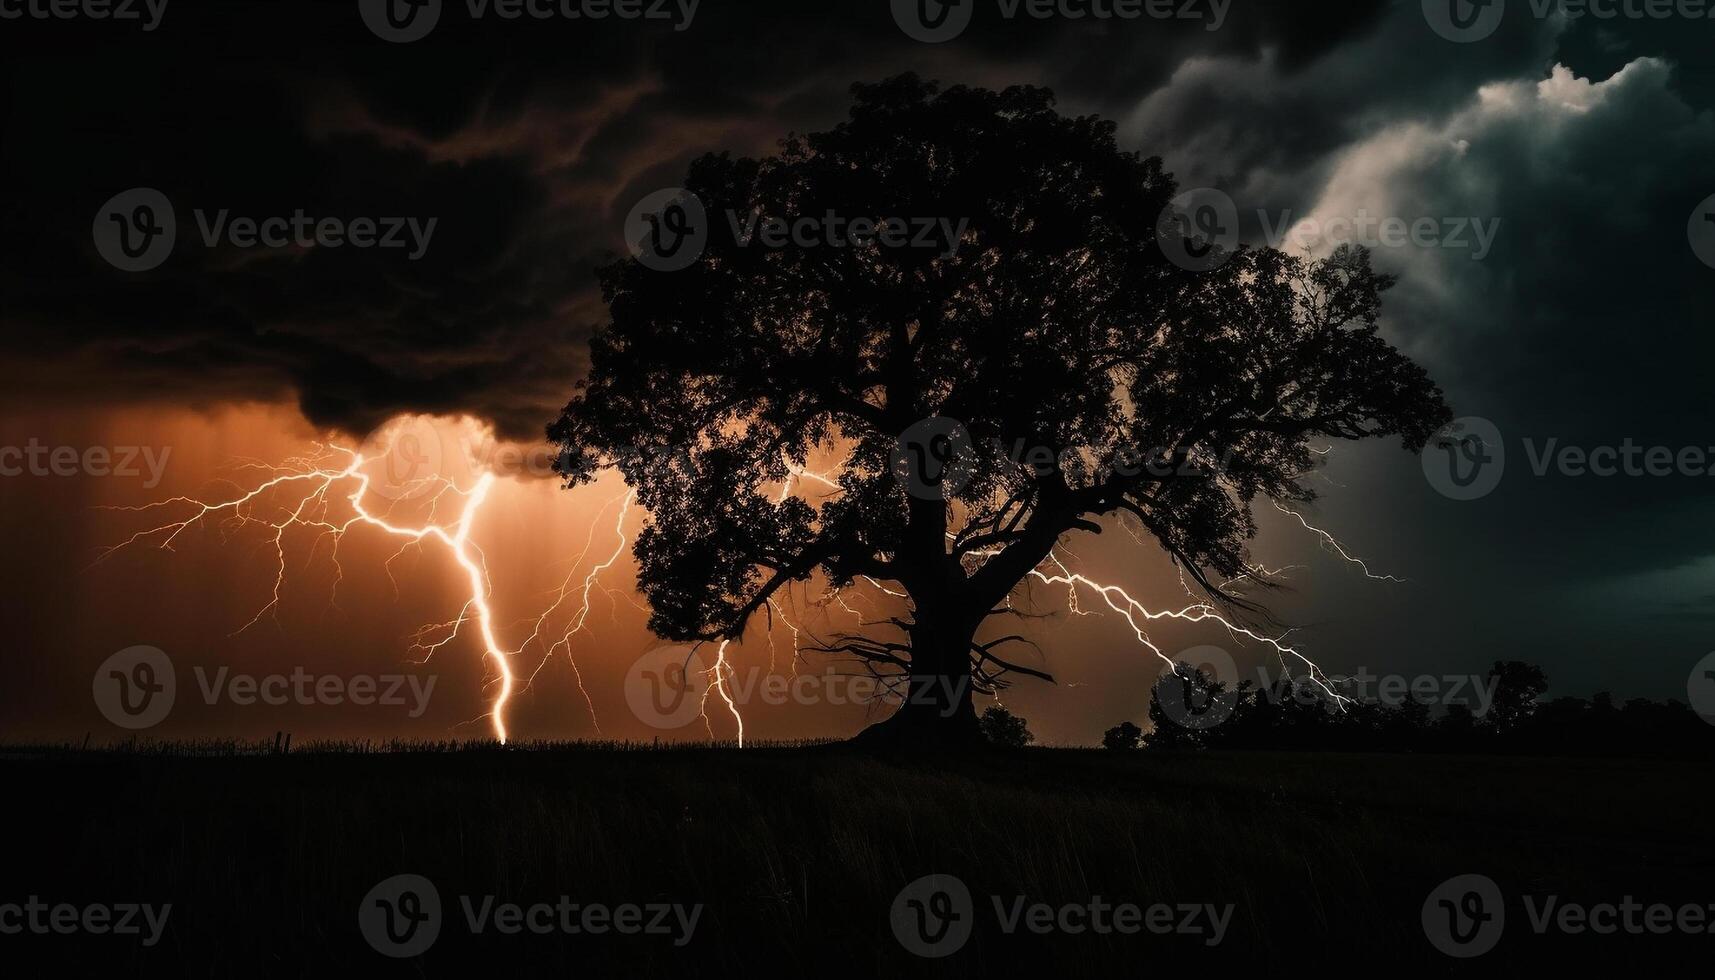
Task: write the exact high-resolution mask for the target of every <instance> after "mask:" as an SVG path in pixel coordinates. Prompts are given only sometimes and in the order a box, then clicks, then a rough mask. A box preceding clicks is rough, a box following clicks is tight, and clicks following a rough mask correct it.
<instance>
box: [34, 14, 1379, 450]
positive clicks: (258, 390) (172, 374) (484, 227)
mask: <svg viewBox="0 0 1715 980" xmlns="http://www.w3.org/2000/svg"><path fill="white" fill-rule="evenodd" d="M1382 7H1383V5H1382V4H1380V3H1362V4H1351V5H1346V6H1339V5H1335V6H1329V5H1317V6H1316V7H1315V8H1314V11H1313V12H1312V13H1309V14H1303V13H1299V14H1292V15H1289V14H1288V13H1287V12H1286V11H1285V10H1284V9H1283V8H1282V7H1281V6H1278V5H1272V4H1252V5H1248V6H1247V5H1243V4H1241V5H1239V6H1237V7H1235V8H1234V9H1233V10H1232V11H1231V12H1230V13H1229V14H1228V17H1227V20H1226V23H1225V24H1224V26H1223V28H1222V30H1221V31H1218V32H1209V31H1207V30H1205V29H1204V25H1203V24H1202V23H1199V22H1181V21H1171V20H1170V21H1162V22H1150V21H1146V22H1141V23H1139V22H1123V23H1121V22H1068V21H1062V20H1052V21H1040V20H1034V19H1027V18H1020V19H1017V20H1012V21H1006V20H1002V19H1000V18H999V17H998V16H996V15H995V11H994V10H987V9H985V10H984V11H983V12H982V13H981V15H980V16H978V17H977V18H976V19H975V21H974V22H973V25H972V28H971V30H970V31H969V33H968V35H967V36H966V37H964V38H961V39H960V40H959V41H958V42H957V43H954V44H949V45H940V46H928V45H922V44H918V43H915V42H913V41H911V40H909V39H908V38H906V37H905V36H904V35H903V33H902V32H901V31H900V30H899V28H898V26H897V25H896V24H895V23H894V21H893V19H892V16H891V14H890V12H889V9H888V5H887V4H886V3H879V2H849V3H819V4H804V3H799V2H783V0H782V2H772V0H771V2H746V3H732V2H718V0H706V2H704V3H703V4H701V5H700V6H699V8H698V10H697V16H696V19H695V20H694V22H693V23H692V25H691V27H690V29H688V30H684V31H675V30H673V29H672V26H671V25H668V24H661V23H651V22H642V23H633V22H624V21H612V20H610V21H605V22H594V21H583V22H557V21H547V22H536V21H529V20H525V21H516V22H514V21H502V20H498V19H496V18H493V17H488V18H485V19H483V20H481V21H479V22H472V21H471V20H469V18H468V15H467V14H466V13H465V8H464V5H463V4H460V3H449V4H447V5H446V9H445V11H444V12H443V15H442V22H441V23H440V24H439V25H438V26H437V28H436V30H435V31H434V32H433V33H432V34H431V35H430V36H428V37H427V38H425V39H423V40H422V41H419V42H416V43H413V44H405V45H393V44H387V43H384V42H382V41H380V40H379V39H377V38H375V37H373V36H371V35H370V34H369V32H368V31H367V30H366V29H365V28H364V27H363V25H362V23H361V21H360V20H359V18H358V16H357V11H356V5H355V3H351V2H339V3H311V4H279V3H219V4H213V3H202V4H197V3H192V2H190V0H183V2H182V3H175V4H174V5H172V7H171V8H170V11H169V17H168V18H167V19H164V22H163V23H162V24H161V25H160V27H159V28H157V29H156V30H154V31H152V32H149V33H148V34H146V35H139V33H138V32H137V31H135V30H132V29H128V28H126V27H124V26H122V25H116V24H111V23H107V24H102V23H87V22H86V23H76V22H32V21H25V22H8V24H7V31H6V34H5V37H4V41H3V43H4V44H5V51H6V55H7V57H6V65H7V68H6V71H7V73H8V75H9V79H10V81H11V84H10V85H9V86H8V91H9V93H10V94H9V95H8V97H7V103H6V133H7V138H6V140H5V148H4V150H0V160H3V164H0V165H3V167H4V171H3V173H4V177H5V179H6V184H7V188H8V199H9V200H8V205H7V209H6V214H5V224H6V226H7V229H8V231H7V234H6V235H5V236H4V240H3V245H0V265H3V267H4V268H3V269H0V287H3V288H4V290H5V294H6V297H7V301H6V305H5V309H4V311H3V313H0V317H3V319H4V323H5V334H4V338H3V339H0V349H3V350H5V351H7V352H8V355H7V356H8V360H9V361H10V362H11V363H12V364H13V365H14V367H15V368H16V369H17V370H15V371H14V374H15V376H16V378H17V383H16V384H15V385H14V386H13V387H12V388H11V390H10V394H9V397H11V398H14V399H29V400H32V401H40V400H43V399H48V398H53V397H70V398H75V399H78V400H80V401H86V402H87V401H95V400H102V399H117V400H125V399H134V398H138V397H144V398H148V397H163V398H173V399H190V400H202V399H222V398H233V397H261V398H273V397H279V396H281V395H296V397H297V398H298V399H299V401H300V404H301V406H302V407H303V409H304V411H305V413H306V414H307V415H308V416H309V417H310V418H311V420H312V421H314V422H316V423H318V424H322V425H328V426H335V427H340V428H345V429H350V430H356V431H360V432H361V431H366V430H367V429H369V428H371V427H373V426H374V425H375V424H376V423H378V422H379V421H381V420H382V419H384V418H385V417H387V416H388V415H390V414H392V413H395V412H400V411H411V410H417V411H432V412H459V411H468V412H471V413H473V414H477V415H479V416H483V417H486V418H489V419H491V420H493V421H495V422H496V423H497V424H498V426H499V427H500V428H501V430H502V431H503V433H505V434H507V435H511V436H518V437H528V436H534V435H536V434H538V433H539V431H540V428H541V425H542V424H543V422H544V421H545V420H546V419H547V417H549V415H550V414H551V412H552V411H553V410H554V409H555V408H556V407H557V406H558V405H559V404H560V403H561V402H562V401H563V400H564V398H565V396H566V394H567V393H568V391H569V386H570V384H571V383H572V382H573V381H574V380H575V379H576V378H577V377H578V376H579V375H580V374H581V370H582V357H583V348H584V341H585V339H586V338H587V336H588V333H589V331H590V329H591V328H592V326H593V325H594V324H596V323H599V322H600V320H601V319H602V311H601V309H600V306H599V302H598V301H597V297H596V296H595V294H594V292H593V277H592V275H591V272H592V269H593V267H594V266H595V265H597V264H598V263H600V262H601V261H603V260H604V259H605V258H606V257H607V256H609V255H610V254H612V251H613V250H614V249H616V248H618V247H619V245H620V242H619V238H618V235H617V230H618V228H619V227H620V222H621V221H622V219H623V216H624V214H625V212H626V211H627V210H628V209H629V207H630V205H631V203H632V202H633V201H634V200H635V199H636V198H637V197H638V196H640V195H641V194H643V193H646V192H647V191H650V190H653V189H655V188H656V187H658V186H663V185H668V184H672V183H676V182H677V180H678V178H679V175H680V174H682V172H683V169H684V166H685V164H686V162H688V160H690V159H691V158H692V157H694V156H695V155H697V154H700V153H702V152H705V151H708V150H720V149H732V150H735V151H737V152H747V153H757V152H766V151H767V150H769V149H770V148H772V146H773V144H774V142H775V141H776V140H777V139H779V138H780V137H781V136H783V135H785V133H787V132H788V131H791V130H800V131H801V130H804V129H808V128H816V127H823V126H826V125H829V124H831V123H832V122H835V121H837V120H838V119H839V118H840V116H841V115H842V114H843V111H844V107H845V104H846V102H847V98H848V96H847V89H848V87H849V86H850V84H851V83H852V82H854V81H859V80H873V79H875V78H878V77H881V76H883V75H886V74H891V73H894V72H898V71H903V70H916V71H918V72H920V73H922V74H924V75H927V76H930V77H937V78H941V79H944V80H946V81H948V82H958V81H970V82H976V83H981V84H993V85H1000V84H1008V83H1012V82H1034V83H1039V84H1048V85H1050V86H1053V87H1056V88H1058V89H1060V90H1061V91H1062V92H1063V93H1064V96H1065V99H1066V101H1067V102H1068V104H1069V105H1072V106H1088V107H1091V108H1102V107H1105V106H1108V105H1116V106H1124V105H1125V104H1127V103H1128V102H1129V101H1130V100H1131V99H1132V97H1133V95H1134V94H1135V93H1137V92H1140V91H1147V90H1148V89H1149V88H1150V87H1152V86H1154V85H1156V84H1159V83H1160V82H1161V81H1162V80H1164V79H1165V78H1166V77H1167V76H1168V75H1169V74H1170V73H1171V72H1172V71H1173V70H1174V67H1175V66H1176V65H1177V64H1178V63H1179V62H1181V61H1182V60H1183V59H1184V58H1185V57H1188V56H1189V55H1191V54H1193V53H1196V52H1200V51H1213V52H1222V53H1231V54H1234V55H1237V56H1255V55H1257V54H1259V53H1260V52H1262V51H1265V50H1268V51H1274V52H1278V53H1279V54H1278V56H1279V58H1280V59H1281V62H1282V64H1283V65H1298V64H1302V63H1307V62H1308V61H1310V60H1311V59H1312V58H1313V56H1314V55H1315V53H1316V52H1318V51H1322V50H1325V49H1326V48H1328V47H1329V46H1331V45H1335V44H1337V43H1339V41H1340V39H1342V38H1344V37H1346V36H1350V35H1353V34H1357V33H1361V32H1363V31H1365V30H1367V29H1369V26H1370V25H1371V24H1372V22H1373V21H1374V19H1375V17H1376V16H1377V12H1378V11H1379V10H1380V9H1381V8H1382ZM996 9H998V8H996ZM1116 93H1117V94H1118V97H1117V98H1116ZM132 187H153V188H155V189H158V190H160V191H161V192H163V193H164V194H165V195H166V196H167V198H168V199H169V200H170V201H171V202H172V204H173V206H174V209H175V212H176V214H177V218H178V225H179V229H178V230H179V237H178V245H177V247H176V248H175V250H174V252H173V254H172V256H171V258H170V259H169V260H168V261H167V263H166V264H165V265H163V266H161V267H160V268H158V269H155V270H153V271H149V272H142V273H126V272H120V271H118V270H115V269H112V268H109V267H107V266H106V265H104V264H103V262H102V260H101V259H100V258H99V256H98V255H97V253H96V251H95V248H94V247H93V245H92V243H91V241H90V234H89V229H90V224H91V221H92V219H93V217H94V215H95V212H96V210H97V209H98V207H99V206H100V205H101V204H102V203H103V202H104V201H106V200H107V199H108V198H109V197H110V196H112V195H113V194H115V193H118V192H120V191H122V190H126V189H128V188H132ZM221 209H227V210H228V211H229V213H230V215H231V216H233V217H252V218H257V219H261V218H267V217H274V216H286V217H289V216H291V215H293V214H294V212H295V211H296V210H298V209H302V210H303V211H304V212H305V213H306V214H307V215H309V216H310V217H313V218H320V217H337V218H341V219H346V220H349V219H352V218H357V217H366V216H367V217H379V216H415V217H419V218H422V219H427V218H429V217H433V218H435V219H436V221H437V225H436V228H435V231H434V235H433V238H432V241H431V243H430V245H429V247H428V248H427V249H426V250H425V251H424V253H423V254H422V256H421V257H420V258H419V259H416V260H409V259H407V258H406V257H405V253H404V252H402V251H399V250H386V249H370V250H360V249H356V248H351V247H345V248H340V249H325V248H324V249H314V248H312V249H308V250H304V249H288V250H284V251H275V250H266V249H247V250H239V249H234V248H231V247H229V246H223V247H218V248H213V249H210V248H205V247H203V246H202V244H201V242H200V240H199V237H198V225H197V220H196V217H195V216H194V215H193V211H201V212H204V213H205V214H208V215H213V214H216V213H218V212H219V211H220V210H221Z"/></svg>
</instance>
